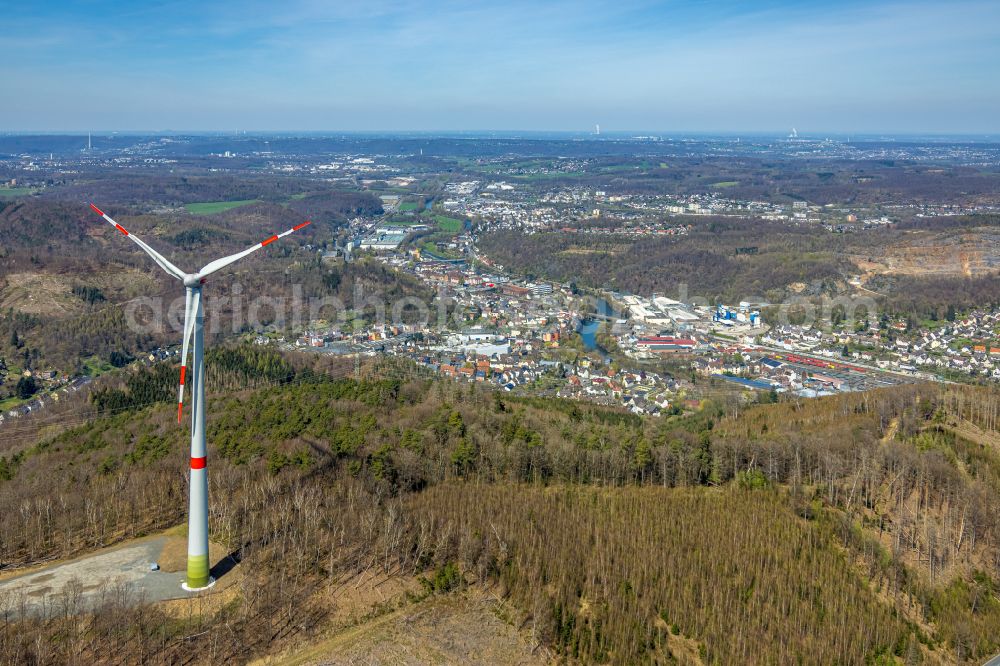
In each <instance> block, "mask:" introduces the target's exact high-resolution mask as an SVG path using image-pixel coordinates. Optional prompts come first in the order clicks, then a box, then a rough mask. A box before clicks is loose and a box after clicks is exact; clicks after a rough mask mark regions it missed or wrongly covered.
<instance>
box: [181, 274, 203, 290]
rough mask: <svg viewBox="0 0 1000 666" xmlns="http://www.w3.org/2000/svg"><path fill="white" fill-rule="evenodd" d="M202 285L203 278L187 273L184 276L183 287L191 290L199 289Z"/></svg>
mask: <svg viewBox="0 0 1000 666" xmlns="http://www.w3.org/2000/svg"><path fill="white" fill-rule="evenodd" d="M203 284H205V278H203V277H202V276H201V275H200V274H198V273H193V274H192V273H188V274H187V275H185V276H184V286H185V287H190V288H192V289H193V288H194V287H200V286H201V285H203Z"/></svg>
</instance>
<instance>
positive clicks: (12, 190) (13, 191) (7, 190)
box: [0, 187, 38, 197]
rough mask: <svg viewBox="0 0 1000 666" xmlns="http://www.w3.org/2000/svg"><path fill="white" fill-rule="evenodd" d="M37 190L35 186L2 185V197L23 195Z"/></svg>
mask: <svg viewBox="0 0 1000 666" xmlns="http://www.w3.org/2000/svg"><path fill="white" fill-rule="evenodd" d="M37 191H38V190H37V189H35V188H34V187H0V197H23V196H27V195H29V194H34V193H35V192H37Z"/></svg>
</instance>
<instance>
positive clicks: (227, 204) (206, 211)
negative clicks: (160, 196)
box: [184, 199, 258, 215]
mask: <svg viewBox="0 0 1000 666" xmlns="http://www.w3.org/2000/svg"><path fill="white" fill-rule="evenodd" d="M255 203H258V200H257V199H244V200H241V201H205V202H200V203H189V204H184V207H185V208H186V209H187V211H188V212H189V213H191V214H192V215H214V214H215V213H222V212H225V211H227V210H231V209H233V208H239V207H240V206H249V205H250V204H255Z"/></svg>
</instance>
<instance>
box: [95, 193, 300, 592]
mask: <svg viewBox="0 0 1000 666" xmlns="http://www.w3.org/2000/svg"><path fill="white" fill-rule="evenodd" d="M90 207H91V208H92V209H93V210H94V212H95V213H97V214H98V215H100V216H101V217H103V218H104V219H105V220H107V221H108V224H111V225H112V226H114V228H115V229H117V230H118V231H120V232H121V233H122V234H124V235H125V236H127V237H128V238H130V239H131V240H132V242H133V243H135V244H136V245H138V246H139V247H141V248H142V250H143V252H145V253H146V254H148V255H149V256H150V257H152V259H153V261H155V262H156V263H157V265H158V266H159V267H160V268H162V269H163V270H165V271H166V272H167V273H169V274H170V275H171V276H173V277H175V278H177V279H178V280H180V281H181V282H183V283H184V288H185V295H186V299H185V305H184V339H183V343H182V345H181V381H180V388H179V389H178V395H177V422H178V423H180V422H181V413H182V412H183V410H184V380H185V376H184V375H185V374H186V370H187V365H186V363H187V357H188V349H189V348H190V349H192V351H193V359H192V362H191V380H192V382H191V383H192V384H193V388H192V392H193V393H194V402H193V404H192V406H191V481H190V484H189V486H188V488H189V493H190V497H189V500H188V556H187V580H186V581H185V582H184V583H183V585H182V587H183V588H184V589H185V590H188V591H189V592H196V591H198V590H203V589H205V588H208V587H211V586H212V585H213V584H214V583H215V580H214V579H212V578H211V576H209V562H208V472H207V470H206V469H205V462H206V461H205V458H206V455H205V454H206V448H205V381H204V379H205V356H204V353H203V352H204V344H205V343H204V320H205V312H204V308H203V305H202V301H201V287H202V285H203V284H205V280H206V278H208V276H209V275H211V274H212V273H215V272H216V271H218V270H221V269H223V268H225V267H226V266H228V265H229V264H231V263H233V262H236V261H239V260H240V259H242V258H243V257H245V256H247V255H249V254H253V253H254V252H256V251H257V250H259V249H261V248H262V247H266V246H268V245H270V244H271V243H273V242H274V241H276V240H278V239H279V238H284V237H285V236H287V235H289V234H291V233H293V232H295V231H298V230H299V229H301V228H303V227H306V226H308V225H309V224H310V222H309V221H308V220H306V221H305V222H303V223H302V224H299V225H297V226H294V227H292V228H291V229H289V230H288V231H285V232H282V233H280V234H274V235H272V236H271V237H270V238H267V239H265V240H263V241H261V242H260V243H257V244H256V245H254V246H253V247H248V248H247V249H245V250H243V251H242V252H237V253H236V254H231V255H229V256H228V257H222V258H221V259H216V260H215V261H210V262H209V263H207V264H205V266H203V267H202V269H201V270H200V271H198V272H197V273H185V272H184V271H182V270H181V269H179V268H177V267H176V266H174V265H173V264H172V263H170V262H169V261H167V259H166V258H164V257H163V255H161V254H160V253H158V252H157V251H156V250H154V249H153V248H151V247H149V246H148V245H146V244H145V243H144V242H143V241H142V240H141V239H140V238H138V237H137V236H135V235H134V234H130V233H129V232H128V231H127V230H126V229H125V227H123V226H122V225H120V224H118V223H117V222H115V221H114V220H113V219H111V217H110V216H109V215H108V214H107V213H105V212H104V211H102V210H101V209H100V208H98V207H97V206H95V205H94V204H90ZM192 338H193V344H192Z"/></svg>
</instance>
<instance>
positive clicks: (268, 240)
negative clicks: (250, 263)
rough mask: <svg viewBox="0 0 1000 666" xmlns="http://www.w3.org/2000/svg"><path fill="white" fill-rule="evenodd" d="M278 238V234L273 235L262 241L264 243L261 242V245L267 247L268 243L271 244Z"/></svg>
mask: <svg viewBox="0 0 1000 666" xmlns="http://www.w3.org/2000/svg"><path fill="white" fill-rule="evenodd" d="M276 240H278V237H277V236H271V237H270V238H268V239H267V240H266V241H263V242H262V243H261V244H260V246H261V247H267V246H268V245H270V244H271V243H273V242H274V241H276Z"/></svg>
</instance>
